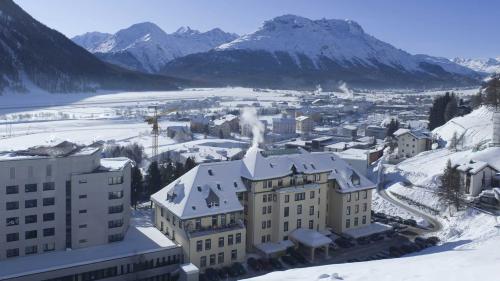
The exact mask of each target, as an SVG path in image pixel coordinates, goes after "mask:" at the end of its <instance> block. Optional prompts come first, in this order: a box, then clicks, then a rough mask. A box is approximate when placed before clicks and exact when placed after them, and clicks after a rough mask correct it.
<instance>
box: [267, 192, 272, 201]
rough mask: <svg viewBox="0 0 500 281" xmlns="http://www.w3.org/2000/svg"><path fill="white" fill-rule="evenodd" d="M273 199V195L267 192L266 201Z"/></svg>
mask: <svg viewBox="0 0 500 281" xmlns="http://www.w3.org/2000/svg"><path fill="white" fill-rule="evenodd" d="M272 201H273V195H272V194H268V195H267V202H272Z"/></svg>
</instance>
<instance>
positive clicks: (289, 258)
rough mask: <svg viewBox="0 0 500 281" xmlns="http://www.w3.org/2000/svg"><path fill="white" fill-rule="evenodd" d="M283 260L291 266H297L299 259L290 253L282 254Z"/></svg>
mask: <svg viewBox="0 0 500 281" xmlns="http://www.w3.org/2000/svg"><path fill="white" fill-rule="evenodd" d="M281 260H282V261H283V262H284V263H286V264H288V265H289V266H296V265H297V260H296V259H295V258H294V257H292V256H290V255H285V256H282V257H281Z"/></svg>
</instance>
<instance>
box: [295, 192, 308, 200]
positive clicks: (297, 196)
mask: <svg viewBox="0 0 500 281" xmlns="http://www.w3.org/2000/svg"><path fill="white" fill-rule="evenodd" d="M305 199H306V193H305V192H299V193H295V201H302V200H305Z"/></svg>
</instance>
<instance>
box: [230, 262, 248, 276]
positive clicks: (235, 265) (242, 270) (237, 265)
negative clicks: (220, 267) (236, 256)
mask: <svg viewBox="0 0 500 281" xmlns="http://www.w3.org/2000/svg"><path fill="white" fill-rule="evenodd" d="M231 268H232V269H234V270H235V271H236V272H238V275H240V276H241V275H245V274H247V271H246V269H245V267H243V265H242V264H241V263H239V262H235V263H233V264H232V265H231Z"/></svg>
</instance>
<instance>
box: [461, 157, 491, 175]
mask: <svg viewBox="0 0 500 281" xmlns="http://www.w3.org/2000/svg"><path fill="white" fill-rule="evenodd" d="M486 167H488V163H486V162H483V161H475V160H470V161H469V162H466V163H463V164H459V165H458V166H457V170H459V171H461V172H469V173H471V174H477V173H478V172H480V171H482V170H483V169H484V168H486Z"/></svg>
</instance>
